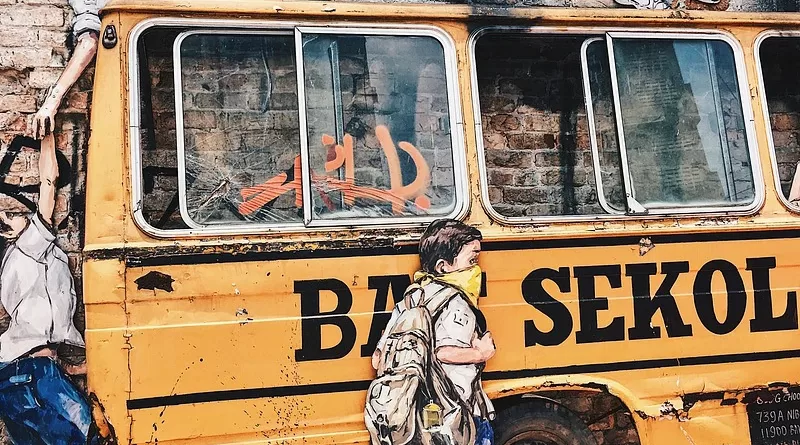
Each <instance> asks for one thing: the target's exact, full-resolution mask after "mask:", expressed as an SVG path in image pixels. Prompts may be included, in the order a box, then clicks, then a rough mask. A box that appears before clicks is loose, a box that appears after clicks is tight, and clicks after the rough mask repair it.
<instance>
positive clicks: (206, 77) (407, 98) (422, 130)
mask: <svg viewBox="0 0 800 445" xmlns="http://www.w3.org/2000/svg"><path fill="white" fill-rule="evenodd" d="M415 33H416V34H418V35H416V34H415ZM408 34H409V35H395V34H391V35H380V34H379V33H377V32H376V31H363V32H362V31H361V30H352V29H345V30H342V29H340V30H336V29H330V28H326V29H316V28H297V29H296V30H294V31H292V30H253V31H244V30H208V29H206V30H202V29H182V30H180V29H177V30H176V29H167V28H164V29H161V28H154V29H152V30H148V32H146V33H145V34H144V35H143V37H142V38H141V39H140V43H139V63H140V65H139V72H140V76H139V77H140V78H139V82H140V96H141V100H140V110H139V114H140V120H141V131H140V137H141V139H140V141H139V147H140V150H139V152H140V156H141V158H140V159H141V162H142V178H141V182H142V184H141V187H140V189H141V191H140V194H141V203H140V204H139V205H137V206H135V208H138V209H139V212H141V213H140V216H142V217H143V219H144V221H145V223H146V225H149V226H151V227H154V228H156V229H194V230H197V229H202V230H211V231H214V230H217V231H224V232H232V233H236V232H240V231H242V230H250V231H252V230H262V229H264V230H271V229H287V230H297V229H302V228H304V227H309V226H315V227H320V226H335V225H341V224H345V225H352V224H361V225H372V224H381V223H392V224H393V223H396V222H401V223H414V224H418V223H424V222H426V221H430V220H432V219H435V218H436V217H444V216H450V217H453V216H457V215H459V214H460V213H461V212H462V211H463V209H464V208H465V205H466V204H465V197H466V195H467V193H466V180H465V170H464V163H465V160H464V154H463V150H464V147H463V141H462V136H461V131H460V130H458V129H456V131H451V129H452V128H453V127H457V125H458V124H457V123H458V122H460V119H459V118H458V116H457V114H458V106H457V104H456V103H455V100H456V99H457V96H458V94H457V86H456V85H455V77H456V76H455V75H453V74H451V73H453V71H454V70H455V55H454V49H453V47H452V43H451V42H449V40H447V39H446V38H445V37H442V36H440V35H439V34H438V33H437V32H435V31H430V30H427V29H426V30H420V31H412V30H409V31H408ZM173 67H174V68H173ZM298 79H303V80H302V82H300V83H299V84H298ZM134 155H136V150H134ZM304 203H311V205H304ZM145 228H147V227H145Z"/></svg>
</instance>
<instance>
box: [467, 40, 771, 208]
mask: <svg viewBox="0 0 800 445" xmlns="http://www.w3.org/2000/svg"><path fill="white" fill-rule="evenodd" d="M474 57H475V59H474V60H475V65H476V74H477V89H478V91H479V102H480V113H481V115H480V119H481V126H480V127H479V129H478V130H479V132H482V141H481V142H482V143H483V163H484V165H483V170H484V174H485V175H486V176H485V184H484V187H485V189H484V195H485V199H488V204H489V207H490V212H492V213H495V216H497V217H499V218H500V219H506V220H510V221H525V220H531V219H532V218H536V217H553V216H560V217H569V218H574V217H581V216H584V217H586V216H589V217H598V216H604V215H605V216H614V215H617V214H673V213H696V212H720V211H731V212H748V211H752V210H753V209H754V208H755V207H756V206H757V204H758V199H757V198H758V197H759V196H760V195H759V194H758V193H757V188H756V187H755V179H754V178H755V177H757V175H756V174H754V171H753V164H752V162H751V157H752V151H753V150H754V148H755V147H754V144H753V143H751V141H750V138H752V137H753V135H752V133H751V132H749V131H748V129H747V125H749V120H750V119H748V118H747V117H746V116H745V112H746V111H745V110H746V108H745V106H744V104H743V102H742V97H743V93H742V88H743V86H742V84H741V82H740V80H741V79H740V74H739V73H738V71H737V70H738V68H739V66H738V65H737V63H736V57H735V54H734V51H733V48H732V47H731V45H729V44H728V43H727V42H726V41H724V40H723V39H722V38H718V37H717V36H706V35H703V37H702V38H697V37H695V36H672V35H669V36H668V35H659V36H650V35H638V34H637V35H633V34H625V33H609V34H606V35H603V36H600V35H597V36H590V35H582V36H575V35H564V34H534V33H530V34H523V35H520V34H507V33H506V34H504V33H500V32H488V33H487V34H485V35H483V36H480V37H479V38H478V39H477V42H476V45H475V53H474ZM581 85H582V86H583V95H582V94H581ZM757 195H759V196H757Z"/></svg>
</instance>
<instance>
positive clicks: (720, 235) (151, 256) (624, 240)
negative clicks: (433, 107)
mask: <svg viewBox="0 0 800 445" xmlns="http://www.w3.org/2000/svg"><path fill="white" fill-rule="evenodd" d="M730 229H731V228H729V229H728V230H725V231H721V232H712V233H680V234H671V235H607V236H594V237H590V238H583V237H579V238H565V239H531V240H524V241H491V240H487V241H484V242H483V243H482V249H483V250H484V251H487V252H491V251H513V250H528V249H562V248H576V247H610V246H635V245H638V244H639V240H640V239H641V238H642V237H643V236H649V237H650V239H651V240H652V241H653V244H655V245H659V244H675V243H703V242H724V241H766V240H781V239H794V238H800V229H779V230H746V231H736V230H730ZM733 229H735V228H733ZM531 236H532V237H536V236H537V234H536V233H532V234H531ZM384 243H386V241H384ZM356 244H357V243H356ZM259 246H260V245H254V246H252V247H255V248H258V247H259ZM272 248H273V249H274V247H272ZM204 249H205V248H204ZM417 253H418V248H417V246H416V244H414V245H402V246H391V245H384V246H379V247H358V246H354V245H350V246H346V247H328V246H324V247H320V248H316V246H315V248H301V249H297V250H286V251H253V250H251V251H247V252H223V253H202V252H194V251H191V252H187V251H185V250H184V251H181V250H180V249H178V248H175V247H170V248H164V247H158V248H151V249H126V250H124V252H123V251H117V250H115V251H113V252H112V251H102V250H100V251H93V252H87V256H88V257H90V258H97V259H102V258H107V257H124V258H125V262H126V265H127V266H128V267H158V266H169V265H194V264H213V263H234V262H246V261H277V260H303V259H317V258H354V257H371V256H390V255H412V254H417Z"/></svg>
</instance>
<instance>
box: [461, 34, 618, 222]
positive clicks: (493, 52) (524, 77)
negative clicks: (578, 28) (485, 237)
mask: <svg viewBox="0 0 800 445" xmlns="http://www.w3.org/2000/svg"><path fill="white" fill-rule="evenodd" d="M586 39H587V37H586V36H566V35H563V36H562V35H543V34H508V33H488V34H485V35H483V36H481V37H479V38H478V39H477V41H476V43H475V49H474V61H475V68H476V74H477V90H478V92H479V103H480V120H481V126H480V128H479V130H480V132H482V136H483V137H482V141H481V142H482V146H483V162H484V174H485V181H486V182H485V186H486V190H485V191H484V192H485V195H486V198H488V202H487V204H489V206H490V209H489V210H490V211H492V212H493V213H496V214H497V215H499V217H500V218H502V219H509V220H514V219H525V218H530V217H541V216H558V215H597V214H605V213H606V210H604V208H603V206H601V203H600V201H599V200H598V193H597V185H596V180H595V171H596V166H595V165H594V163H593V160H592V155H591V147H590V138H589V122H588V120H587V118H586V109H585V105H584V99H583V94H582V86H581V85H582V79H581V59H580V54H581V46H582V44H583V42H584V41H585V40H586ZM611 130H612V131H613V122H612V127H611ZM604 134H606V133H604ZM478 136H479V137H480V136H481V134H480V133H479V134H478ZM610 149H612V150H614V151H613V153H614V156H611V157H608V158H609V159H612V162H614V161H613V159H616V150H615V148H614V147H610ZM609 167H610V168H609V169H607V170H605V171H603V175H602V176H603V177H604V178H605V179H606V180H607V181H614V180H616V182H617V183H620V175H619V174H615V173H614V168H613V166H609ZM608 188H609V189H611V188H612V186H611V185H609V187H608ZM617 188H620V189H621V187H619V186H617ZM497 215H496V216H497Z"/></svg>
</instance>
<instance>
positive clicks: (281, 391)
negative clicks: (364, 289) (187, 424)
mask: <svg viewBox="0 0 800 445" xmlns="http://www.w3.org/2000/svg"><path fill="white" fill-rule="evenodd" d="M792 358H800V349H792V350H785V351H774V352H751V353H744V354H722V355H707V356H700V357H684V358H667V359H654V360H633V361H627V362H618V363H592V364H586V365H570V366H558V367H552V368H540V369H521V370H517V371H492V372H485V373H483V380H484V381H490V380H509V379H521V378H529V377H542V376H549V375H567V374H596V373H602V372H613V371H631V370H640V369H657V368H669V367H678V366H697V365H719V364H732V363H744V362H758V361H768V360H784V359H792ZM320 366H324V363H321V364H320ZM370 382H371V381H370V380H355V381H350V382H336V383H316V384H311V385H297V386H276V387H271V388H253V389H233V390H226V391H209V392H199V393H191V394H177V395H170V396H161V397H147V398H142V399H131V400H128V409H129V410H136V409H147V408H160V407H165V406H176V405H189V404H194V403H207V402H226V401H234V400H246V399H259V398H264V397H289V396H305V395H312V394H325V393H339V392H350V391H363V390H366V389H367V388H368V387H369V384H370Z"/></svg>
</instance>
